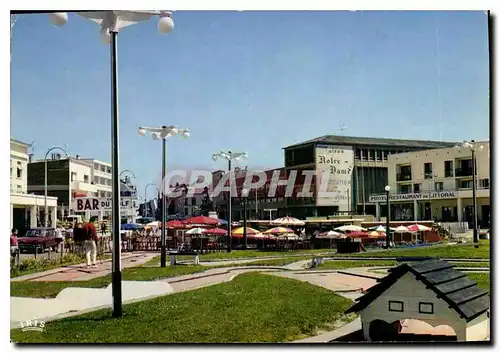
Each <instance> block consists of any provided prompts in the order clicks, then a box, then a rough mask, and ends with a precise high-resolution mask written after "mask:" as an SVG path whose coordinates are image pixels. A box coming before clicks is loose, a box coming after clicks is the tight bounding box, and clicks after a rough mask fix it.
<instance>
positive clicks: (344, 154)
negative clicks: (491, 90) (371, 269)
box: [284, 135, 455, 218]
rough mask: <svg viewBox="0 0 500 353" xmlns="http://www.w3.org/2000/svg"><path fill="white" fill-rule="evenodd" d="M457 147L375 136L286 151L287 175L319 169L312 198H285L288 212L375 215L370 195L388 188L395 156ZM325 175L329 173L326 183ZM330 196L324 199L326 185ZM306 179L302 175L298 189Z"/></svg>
mask: <svg viewBox="0 0 500 353" xmlns="http://www.w3.org/2000/svg"><path fill="white" fill-rule="evenodd" d="M454 145H455V143H452V142H439V141H420V140H402V139H390V138H373V137H350V136H336V135H326V136H321V137H318V138H314V139H312V140H308V141H305V142H301V143H298V144H295V145H291V146H288V147H285V148H284V152H285V153H284V157H285V171H286V175H287V177H289V176H290V175H291V171H292V170H297V171H299V172H300V171H303V170H314V171H315V172H316V173H315V175H318V176H319V177H318V178H316V177H314V178H313V183H312V190H313V196H312V197H310V198H304V197H297V195H296V193H295V192H294V195H293V196H292V197H290V198H286V199H285V208H286V213H287V214H288V215H289V216H295V217H299V218H305V217H318V216H319V217H321V216H329V215H338V214H352V213H358V214H373V215H375V213H376V204H375V203H373V202H370V199H369V197H370V195H372V194H378V193H383V192H384V188H385V186H386V185H387V166H388V161H387V160H388V157H389V156H391V155H394V154H400V153H406V152H412V151H424V150H429V149H435V148H444V147H452V146H454ZM326 175H329V180H328V183H326V181H324V180H326ZM322 180H323V183H324V185H325V190H324V191H328V192H329V193H330V195H329V196H326V197H325V196H323V195H320V197H318V189H319V186H320V185H321V182H322ZM303 183H304V177H303V176H301V175H300V173H299V175H298V176H297V179H296V182H295V185H296V190H297V191H298V192H300V191H301V190H302V186H301V184H303Z"/></svg>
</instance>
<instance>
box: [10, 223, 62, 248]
mask: <svg viewBox="0 0 500 353" xmlns="http://www.w3.org/2000/svg"><path fill="white" fill-rule="evenodd" d="M18 243H19V250H20V251H33V252H34V251H35V249H38V252H44V251H46V250H47V249H49V248H50V249H51V250H56V249H57V242H56V233H55V228H31V229H29V230H28V231H27V232H26V234H25V235H24V236H22V237H19V238H18Z"/></svg>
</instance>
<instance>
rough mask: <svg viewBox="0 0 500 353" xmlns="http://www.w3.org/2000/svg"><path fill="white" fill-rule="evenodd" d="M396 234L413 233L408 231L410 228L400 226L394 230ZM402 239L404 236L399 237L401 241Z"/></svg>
mask: <svg viewBox="0 0 500 353" xmlns="http://www.w3.org/2000/svg"><path fill="white" fill-rule="evenodd" d="M394 233H398V234H404V233H412V231H410V230H409V229H408V227H405V226H399V227H396V229H394ZM401 239H402V235H400V236H399V240H400V241H401Z"/></svg>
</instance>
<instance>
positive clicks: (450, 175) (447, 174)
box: [444, 169, 453, 178]
mask: <svg viewBox="0 0 500 353" xmlns="http://www.w3.org/2000/svg"><path fill="white" fill-rule="evenodd" d="M444 177H445V178H453V169H451V170H450V169H445V170H444Z"/></svg>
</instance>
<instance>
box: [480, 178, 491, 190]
mask: <svg viewBox="0 0 500 353" xmlns="http://www.w3.org/2000/svg"><path fill="white" fill-rule="evenodd" d="M479 187H480V188H482V189H489V188H490V179H489V178H486V179H481V180H479Z"/></svg>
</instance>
